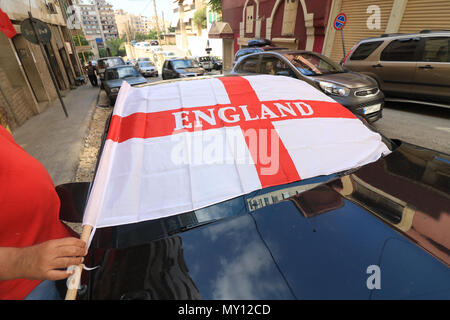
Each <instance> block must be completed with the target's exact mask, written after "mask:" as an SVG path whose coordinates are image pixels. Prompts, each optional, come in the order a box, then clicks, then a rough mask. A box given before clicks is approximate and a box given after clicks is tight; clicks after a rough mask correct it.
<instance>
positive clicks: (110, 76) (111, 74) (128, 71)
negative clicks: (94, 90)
mask: <svg viewBox="0 0 450 320" xmlns="http://www.w3.org/2000/svg"><path fill="white" fill-rule="evenodd" d="M129 77H139V72H138V71H137V70H136V69H135V68H134V67H124V68H117V69H110V70H108V72H107V80H116V79H124V78H129Z"/></svg>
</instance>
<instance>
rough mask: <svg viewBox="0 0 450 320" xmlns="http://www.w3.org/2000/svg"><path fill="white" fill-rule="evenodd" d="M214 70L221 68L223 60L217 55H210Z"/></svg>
mask: <svg viewBox="0 0 450 320" xmlns="http://www.w3.org/2000/svg"><path fill="white" fill-rule="evenodd" d="M212 59H213V66H214V68H213V69H214V70H222V65H223V61H222V59H220V58H218V57H212Z"/></svg>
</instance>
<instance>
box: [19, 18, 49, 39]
mask: <svg viewBox="0 0 450 320" xmlns="http://www.w3.org/2000/svg"><path fill="white" fill-rule="evenodd" d="M31 19H33V20H31ZM31 21H33V25H34V29H35V30H36V34H37V36H38V37H39V40H40V41H41V43H42V44H46V43H49V42H50V39H51V38H52V32H51V31H50V28H49V27H48V26H47V24H46V23H45V22H43V21H41V20H38V19H35V18H28V19H25V20H23V21H22V23H21V24H20V29H21V30H22V35H23V36H24V37H25V39H27V40H28V41H30V42H32V43H34V44H39V41H38V39H37V38H36V34H35V33H34V30H33V26H32V25H31V23H32V22H31Z"/></svg>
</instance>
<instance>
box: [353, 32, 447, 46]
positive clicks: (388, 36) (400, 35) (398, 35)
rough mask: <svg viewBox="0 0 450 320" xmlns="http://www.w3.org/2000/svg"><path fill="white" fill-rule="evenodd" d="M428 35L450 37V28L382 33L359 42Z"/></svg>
mask: <svg viewBox="0 0 450 320" xmlns="http://www.w3.org/2000/svg"><path fill="white" fill-rule="evenodd" d="M428 36H446V37H450V30H439V31H430V30H422V31H421V32H416V33H390V34H388V33H385V34H382V35H380V36H379V37H371V38H366V39H361V40H360V41H359V43H362V42H371V41H385V40H392V39H395V38H398V39H401V38H408V37H428Z"/></svg>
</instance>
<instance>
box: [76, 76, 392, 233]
mask: <svg viewBox="0 0 450 320" xmlns="http://www.w3.org/2000/svg"><path fill="white" fill-rule="evenodd" d="M389 152H390V151H389V150H388V148H387V147H386V145H385V144H384V143H383V142H382V140H381V136H380V135H379V134H377V133H375V132H372V131H371V130H369V129H368V128H367V127H365V126H364V125H363V123H362V122H361V121H360V120H359V119H357V118H356V117H355V116H354V115H353V114H352V113H351V112H350V111H349V110H348V109H346V108H344V107H343V106H341V105H340V104H338V103H337V102H335V101H334V100H333V99H331V98H330V97H328V96H327V95H325V94H323V93H322V92H320V91H319V90H317V89H315V88H314V87H312V86H310V85H309V84H307V83H305V82H303V81H299V80H296V79H292V78H288V77H281V76H270V75H255V76H248V77H239V76H232V77H218V78H208V79H196V80H192V81H191V80H189V81H178V82H171V83H161V84H157V85H151V86H146V87H142V88H134V87H131V86H130V85H128V84H127V83H126V82H124V84H123V85H122V88H121V89H120V93H119V96H118V99H117V102H116V105H115V108H114V112H113V117H112V119H111V124H110V129H109V131H108V136H107V140H106V142H105V145H104V149H103V153H102V156H101V159H100V163H99V167H98V171H97V174H96V177H95V180H94V184H93V188H92V191H91V194H90V197H89V200H88V204H87V208H86V212H85V217H84V221H83V224H84V225H91V226H93V227H94V228H101V227H107V226H115V225H122V224H128V223H135V222H140V221H145V220H151V219H158V218H162V217H168V216H171V215H176V214H180V213H184V212H189V211H192V210H196V209H199V208H203V207H206V206H209V205H212V204H215V203H219V202H222V201H225V200H228V199H231V198H234V197H237V196H240V195H243V194H247V193H249V192H252V191H255V190H258V189H261V188H265V187H269V186H274V185H281V184H285V183H290V182H294V181H298V180H301V179H306V178H311V177H315V176H320V175H327V174H332V173H336V172H340V171H343V170H347V169H350V168H354V167H357V166H362V165H364V164H367V163H370V162H373V161H376V160H377V159H378V158H380V157H381V156H382V155H383V154H388V153H389Z"/></svg>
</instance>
